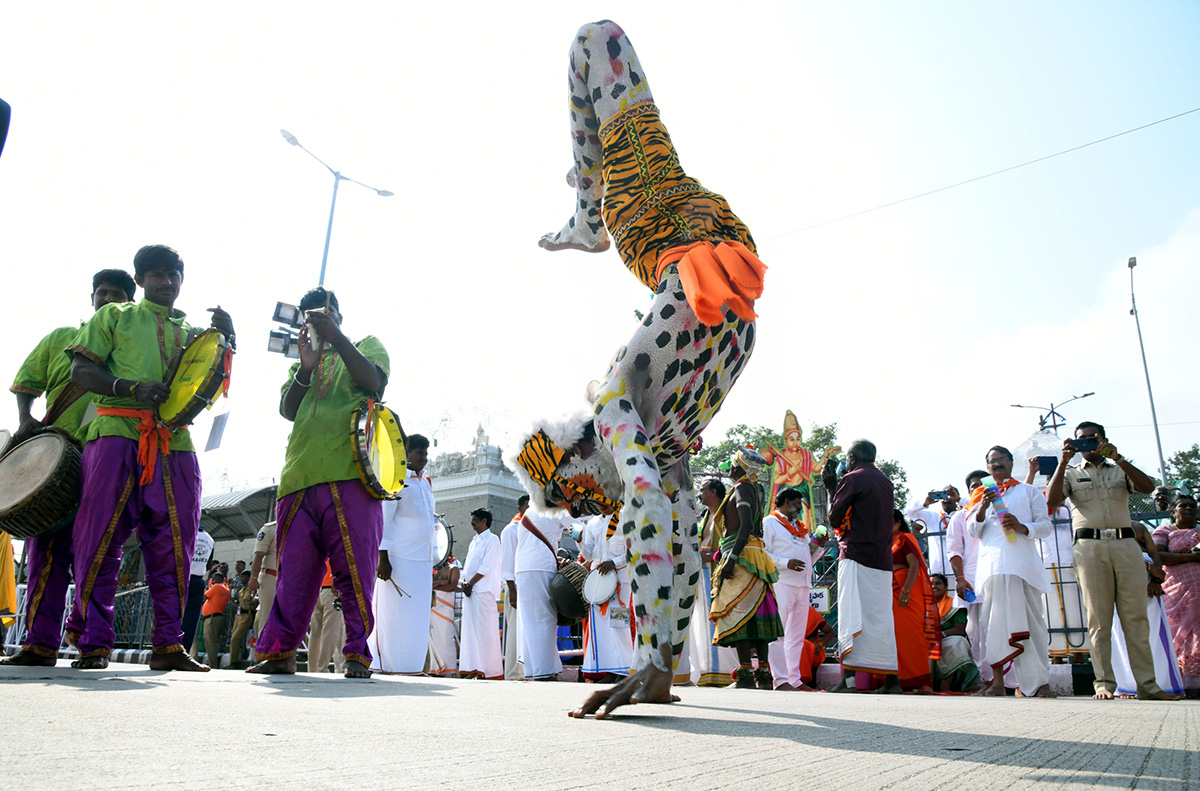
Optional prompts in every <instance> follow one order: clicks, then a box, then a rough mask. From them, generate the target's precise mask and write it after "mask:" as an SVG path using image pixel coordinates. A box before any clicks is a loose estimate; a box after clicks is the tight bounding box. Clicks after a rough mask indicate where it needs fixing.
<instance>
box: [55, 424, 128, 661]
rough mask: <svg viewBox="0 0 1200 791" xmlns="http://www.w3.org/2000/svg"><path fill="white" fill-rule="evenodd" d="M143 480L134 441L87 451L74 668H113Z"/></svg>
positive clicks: (78, 532) (99, 443)
mask: <svg viewBox="0 0 1200 791" xmlns="http://www.w3.org/2000/svg"><path fill="white" fill-rule="evenodd" d="M139 474H140V473H139V470H138V464H137V443H136V442H135V441H134V440H131V439H126V438H124V437H100V438H99V439H94V440H92V441H91V442H89V443H87V444H86V445H84V448H83V468H82V471H81V477H82V492H83V496H82V498H81V500H80V503H79V512H78V513H77V514H76V515H75V526H74V528H73V531H72V536H73V552H74V555H75V564H74V565H75V568H74V572H75V580H76V583H75V601H74V604H73V606H72V611H71V622H72V624H73V625H74V626H75V628H79V630H80V631H79V633H75V632H72V633H70V634H68V640H69V641H71V642H74V644H75V645H76V646H77V647H78V649H79V659H78V660H76V662H75V663H72V666H74V667H79V668H83V669H87V668H95V667H105V666H107V664H108V659H107V657H108V655H109V654H110V653H111V652H112V647H113V643H114V642H115V640H116V633H115V632H114V631H113V615H114V601H115V597H116V594H117V574H118V572H119V571H120V567H121V547H122V546H123V545H124V544H125V541H126V539H128V538H129V536H130V534H131V533H132V532H133V525H134V514H135V513H136V512H137V511H138V510H140V499H141V498H140V492H139V489H140V487H139V486H138V475H139Z"/></svg>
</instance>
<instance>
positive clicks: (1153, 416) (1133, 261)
mask: <svg viewBox="0 0 1200 791" xmlns="http://www.w3.org/2000/svg"><path fill="white" fill-rule="evenodd" d="M1135 266H1137V258H1130V259H1129V304H1130V308H1129V315H1130V316H1133V323H1134V324H1136V325H1137V334H1138V347H1139V348H1140V349H1141V350H1142V370H1143V371H1144V372H1145V373H1146V394H1147V395H1149V396H1150V421H1151V422H1152V423H1154V441H1155V442H1156V443H1157V444H1158V472H1159V477H1160V478H1161V479H1162V485H1163V486H1166V485H1167V463H1166V461H1165V460H1164V459H1163V452H1162V436H1161V435H1160V434H1159V433H1158V412H1157V411H1156V410H1155V409H1154V391H1153V390H1151V389H1150V366H1149V365H1147V363H1146V344H1145V343H1143V342H1142V320H1141V319H1140V318H1138V312H1137V297H1135V296H1134V295H1133V268H1134V267H1135Z"/></svg>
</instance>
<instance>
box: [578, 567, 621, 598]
mask: <svg viewBox="0 0 1200 791" xmlns="http://www.w3.org/2000/svg"><path fill="white" fill-rule="evenodd" d="M616 592H617V573H616V572H615V571H610V572H608V573H607V574H605V573H602V572H601V571H600V569H592V573H591V574H588V575H587V579H585V580H584V581H583V598H584V600H586V601H587V603H588V604H604V602H606V601H608V600H609V599H611V598H612V597H613V596H614V595H615V594H616Z"/></svg>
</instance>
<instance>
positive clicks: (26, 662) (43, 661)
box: [0, 648, 58, 667]
mask: <svg viewBox="0 0 1200 791" xmlns="http://www.w3.org/2000/svg"><path fill="white" fill-rule="evenodd" d="M57 663H58V660H57V659H56V658H55V657H52V656H42V655H40V654H35V653H34V652H33V651H30V650H28V649H25V648H22V649H21V650H20V651H18V652H17V653H15V654H13V655H12V656H5V657H0V665H10V666H13V667H54V666H55V665H56V664H57Z"/></svg>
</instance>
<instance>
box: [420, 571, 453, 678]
mask: <svg viewBox="0 0 1200 791" xmlns="http://www.w3.org/2000/svg"><path fill="white" fill-rule="evenodd" d="M461 576H462V564H461V563H459V562H458V560H457V559H456V558H455V557H454V556H453V555H451V556H450V557H448V558H446V562H445V563H444V564H443V565H442V566H440V567H436V568H434V570H433V606H432V607H431V608H430V613H429V659H428V661H427V662H426V666H427V670H428V672H429V674H430V675H433V676H455V675H458V631H457V630H456V628H455V624H454V593H455V591H457V590H458V581H459V579H460V578H461Z"/></svg>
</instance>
